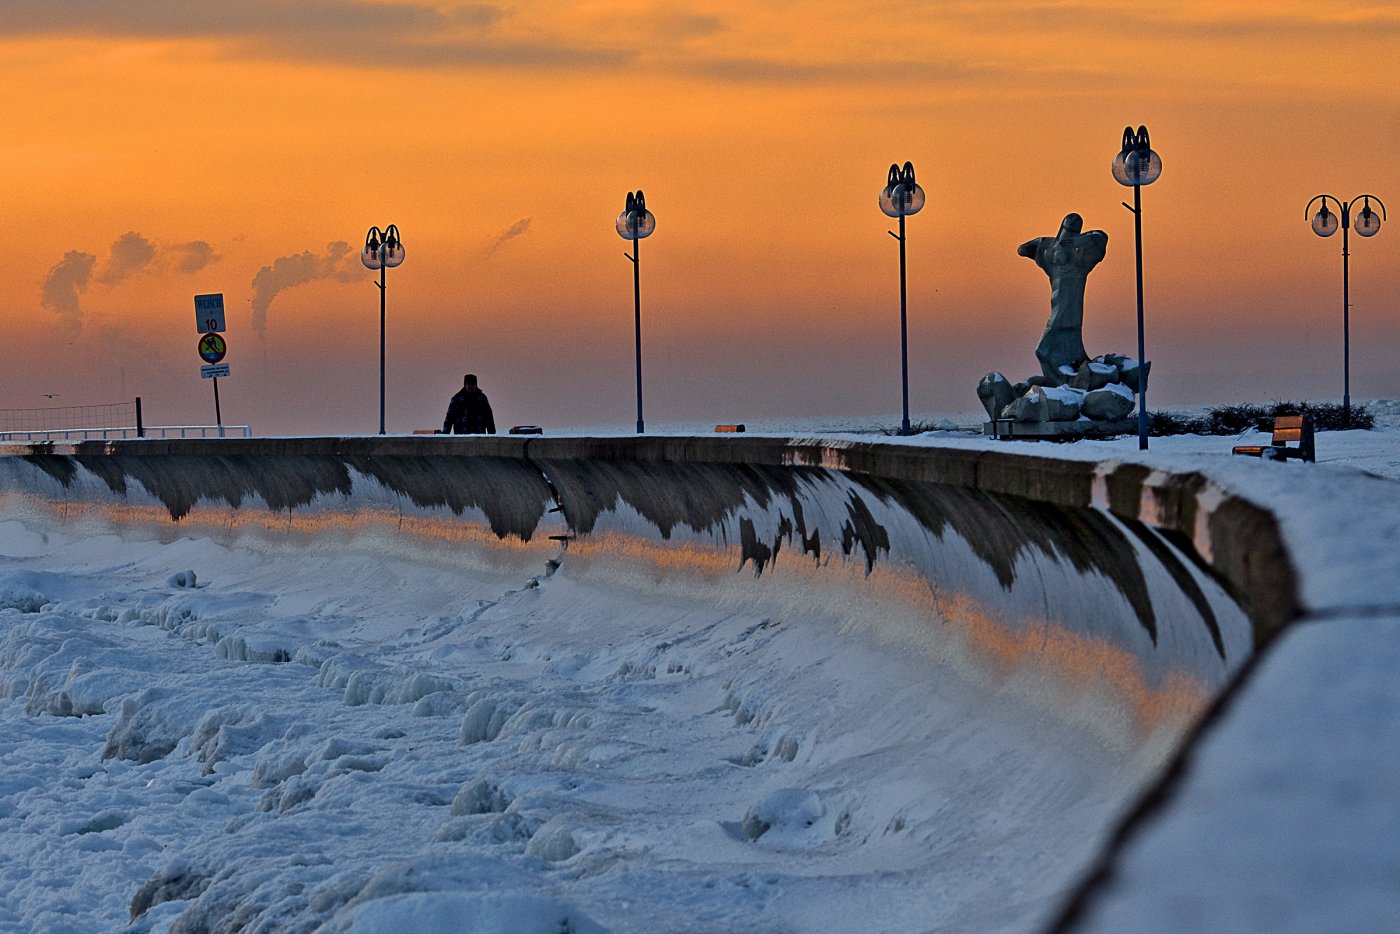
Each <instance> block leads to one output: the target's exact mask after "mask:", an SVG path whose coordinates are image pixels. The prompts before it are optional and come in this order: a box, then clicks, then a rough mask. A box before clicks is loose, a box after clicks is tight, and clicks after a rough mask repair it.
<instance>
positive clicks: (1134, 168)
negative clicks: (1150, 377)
mask: <svg viewBox="0 0 1400 934" xmlns="http://www.w3.org/2000/svg"><path fill="white" fill-rule="evenodd" d="M1161 175H1162V158H1161V156H1159V155H1157V153H1155V152H1153V151H1152V145H1151V143H1150V142H1149V141H1148V139H1147V127H1145V126H1140V127H1138V128H1137V132H1136V133H1134V132H1133V128H1132V127H1130V126H1125V127H1123V148H1122V149H1121V150H1120V151H1119V153H1118V155H1116V156H1114V158H1113V178H1114V180H1115V181H1117V182H1118V184H1120V185H1124V186H1128V187H1131V188H1132V189H1133V203H1132V204H1131V205H1129V204H1128V202H1126V201H1124V202H1122V204H1123V207H1125V208H1127V209H1128V210H1129V211H1132V212H1133V235H1134V238H1135V239H1136V242H1137V337H1138V350H1137V355H1138V450H1140V451H1146V450H1147V350H1146V348H1145V346H1144V343H1143V335H1142V186H1143V185H1151V184H1152V183H1153V182H1155V181H1156V180H1157V179H1158V178H1160V177H1161Z"/></svg>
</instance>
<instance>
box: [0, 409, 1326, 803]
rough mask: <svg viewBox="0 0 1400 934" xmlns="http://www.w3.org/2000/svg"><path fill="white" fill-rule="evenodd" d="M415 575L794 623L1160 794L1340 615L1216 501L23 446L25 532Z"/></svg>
mask: <svg viewBox="0 0 1400 934" xmlns="http://www.w3.org/2000/svg"><path fill="white" fill-rule="evenodd" d="M34 514H42V515H43V516H45V517H47V518H50V519H52V518H57V519H59V520H61V521H63V522H66V523H71V524H74V525H75V526H77V527H79V528H81V529H91V530H92V531H93V532H94V533H101V532H107V531H114V532H117V533H118V534H121V535H124V536H138V537H150V538H156V539H159V540H163V541H171V540H175V539H178V538H181V537H186V536H192V535H198V536H202V537H209V538H212V539H215V540H218V541H222V542H226V543H229V544H234V543H239V542H243V541H256V542H258V543H260V544H261V545H263V546H265V547H268V548H270V549H272V550H278V549H281V550H287V551H290V552H293V553H295V552H296V551H298V550H304V549H311V548H326V547H334V548H345V549H357V550H363V551H366V552H369V553H376V552H384V553H393V554H397V555H408V556H410V557H413V558H414V559H415V560H423V561H433V562H441V563H443V564H446V565H449V566H454V567H460V568H461V569H462V570H463V572H464V573H472V574H477V575H488V576H497V577H499V578H500V580H501V581H502V586H503V587H507V586H509V587H519V586H520V585H521V583H522V582H526V581H529V580H530V579H532V578H536V577H541V576H544V575H548V574H550V573H553V571H554V570H555V569H556V568H559V567H563V568H565V569H567V573H568V574H569V575H571V576H573V577H575V578H577V579H579V580H581V581H587V582H589V583H593V584H596V585H598V586H602V587H608V588H621V589H625V590H627V591H631V592H635V593H640V594H644V595H645V594H647V593H662V594H665V595H666V596H667V597H668V598H669V597H675V598H682V599H691V600H697V601H704V602H707V603H711V604H715V605H719V606H725V607H734V608H736V609H742V610H743V611H745V612H749V613H754V614H756V615H762V616H766V617H767V616H771V617H781V618H783V619H785V620H787V621H789V622H794V623H796V624H798V625H800V624H801V621H802V620H803V619H805V618H809V617H820V618H823V619H826V620H831V621H834V622H836V623H837V624H839V625H840V626H842V627H847V628H849V629H852V630H856V629H858V630H861V631H867V632H870V633H873V634H874V635H875V636H876V637H877V638H879V639H881V640H884V641H887V642H893V643H896V644H900V645H907V646H909V647H910V650H911V651H916V652H920V653H924V654H925V655H928V656H929V657H930V658H932V659H934V660H935V661H937V662H938V663H939V664H942V665H946V666H948V667H949V668H951V669H952V670H955V671H957V672H959V673H960V674H964V675H966V676H967V677H969V678H973V679H976V680H977V681H979V682H981V683H984V684H991V685H994V686H995V690H997V691H998V692H1001V693H1003V694H1005V695H1007V696H1012V697H1014V698H1016V699H1017V700H1018V701H1019V702H1022V703H1024V704H1025V705H1027V706H1028V707H1031V708H1034V709H1036V710H1042V711H1044V712H1045V713H1046V715H1047V716H1050V717H1054V718H1058V719H1062V720H1064V721H1065V722H1066V723H1067V724H1069V725H1070V726H1071V727H1072V728H1074V729H1083V730H1087V731H1089V733H1091V734H1092V735H1094V736H1096V737H1098V739H1099V740H1100V741H1102V742H1103V743H1105V744H1106V745H1107V746H1108V747H1110V748H1113V749H1115V750H1117V751H1118V756H1119V758H1120V761H1121V762H1122V763H1123V765H1124V768H1126V769H1128V770H1129V771H1130V772H1132V773H1134V774H1137V775H1139V776H1140V777H1141V781H1142V783H1143V784H1149V783H1151V782H1152V781H1153V780H1154V778H1155V776H1158V775H1159V774H1161V771H1162V767H1163V765H1164V764H1165V763H1166V762H1168V761H1170V759H1171V757H1172V756H1173V755H1174V754H1175V753H1176V751H1177V750H1178V748H1179V747H1180V745H1181V743H1182V741H1183V739H1184V738H1185V737H1187V736H1188V735H1189V733H1190V730H1191V729H1192V728H1193V726H1194V725H1195V724H1196V723H1197V722H1198V721H1199V719H1200V717H1201V715H1202V714H1203V712H1205V711H1207V710H1208V709H1210V708H1211V706H1212V705H1213V704H1215V703H1217V702H1218V700H1219V699H1220V698H1221V696H1222V695H1223V694H1224V693H1225V692H1226V691H1227V689H1228V688H1229V686H1230V685H1231V684H1232V683H1233V682H1234V680H1235V678H1236V676H1237V675H1238V673H1239V672H1240V671H1241V670H1243V669H1244V668H1245V667H1246V666H1247V665H1248V664H1249V663H1250V661H1251V659H1253V658H1254V657H1255V656H1256V655H1257V653H1258V652H1259V651H1260V649H1261V648H1263V647H1264V646H1266V645H1267V644H1269V643H1270V642H1271V641H1272V640H1273V639H1274V638H1275V637H1276V636H1277V635H1279V634H1280V633H1281V632H1282V631H1284V629H1285V628H1286V627H1287V626H1288V625H1289V624H1290V623H1291V622H1293V621H1294V620H1296V619H1298V618H1300V617H1304V616H1306V615H1308V613H1310V612H1314V611H1316V609H1317V608H1316V607H1311V606H1308V605H1307V604H1306V601H1305V598H1304V596H1302V593H1303V591H1302V590H1301V586H1302V583H1301V578H1300V577H1299V575H1298V573H1297V572H1296V570H1295V568H1294V562H1293V560H1292V558H1291V557H1290V548H1289V544H1288V541H1287V539H1286V536H1285V534H1284V532H1283V530H1282V528H1281V524H1280V521H1279V519H1278V518H1277V517H1276V516H1275V515H1274V513H1273V512H1271V511H1270V510H1269V509H1266V508H1264V507H1262V506H1260V505H1257V504H1256V503H1255V502H1252V501H1251V500H1250V499H1247V498H1245V497H1243V496H1240V495H1236V494H1234V493H1232V492H1231V491H1230V490H1228V489H1225V488H1223V487H1222V486H1220V485H1219V484H1218V483H1217V482H1216V481H1214V480H1212V479H1211V478H1210V477H1207V476H1206V475H1204V474H1201V473H1198V472H1193V471H1185V472H1173V471H1163V470H1153V469H1149V468H1148V467H1144V466H1141V465H1137V464H1132V463H1096V462H1093V461H1075V460H1065V459H1057V458H1054V457H1048V456H1037V455H1036V454H1025V453H1019V452H1012V451H1002V450H981V449H967V448H956V447H949V448H940V447H929V446H911V445H905V444H899V443H882V442H878V441H873V442H866V441H854V440H840V439H830V438H826V439H784V438H773V437H745V438H729V437H726V438H709V437H637V438H515V437H485V438H382V439H375V438H351V439H339V438H307V439H246V440H222V441H212V440H210V441H129V442H109V443H102V442H94V443H90V444H79V445H34V446H24V447H22V448H21V447H19V446H15V447H13V448H11V449H10V450H9V451H6V452H3V453H0V517H6V516H15V517H21V518H22V517H24V516H26V515H34Z"/></svg>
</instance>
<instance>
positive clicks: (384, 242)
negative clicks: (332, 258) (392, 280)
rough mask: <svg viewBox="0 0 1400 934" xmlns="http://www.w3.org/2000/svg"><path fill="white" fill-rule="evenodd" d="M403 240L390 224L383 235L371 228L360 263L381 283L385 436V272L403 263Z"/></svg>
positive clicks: (381, 401)
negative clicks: (376, 276)
mask: <svg viewBox="0 0 1400 934" xmlns="http://www.w3.org/2000/svg"><path fill="white" fill-rule="evenodd" d="M403 257H404V251H403V240H402V239H400V238H399V228H398V227H397V226H396V225H394V224H390V225H389V226H388V227H386V228H385V229H384V231H383V232H382V233H381V232H380V230H379V228H378V227H371V228H370V229H369V233H367V234H365V248H364V251H363V252H362V253H360V262H362V263H364V264H365V268H366V269H378V270H379V281H378V282H376V283H375V285H377V286H379V433H380V434H381V435H382V434H384V270H386V269H388V268H389V267H391V266H397V265H399V263H402V262H403Z"/></svg>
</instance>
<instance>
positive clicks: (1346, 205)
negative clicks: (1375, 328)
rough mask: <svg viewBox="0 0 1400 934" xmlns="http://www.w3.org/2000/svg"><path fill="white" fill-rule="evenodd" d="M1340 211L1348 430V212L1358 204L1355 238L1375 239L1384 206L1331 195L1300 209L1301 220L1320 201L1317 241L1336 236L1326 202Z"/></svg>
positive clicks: (1346, 421)
mask: <svg viewBox="0 0 1400 934" xmlns="http://www.w3.org/2000/svg"><path fill="white" fill-rule="evenodd" d="M1328 198H1331V199H1332V200H1333V201H1335V202H1337V204H1339V205H1341V207H1342V220H1341V227H1342V426H1343V427H1344V428H1349V427H1351V274H1350V259H1349V257H1350V256H1351V251H1350V249H1348V247H1349V246H1350V245H1351V244H1350V241H1349V239H1348V234H1350V232H1351V228H1352V226H1353V225H1352V217H1351V209H1352V206H1353V205H1355V204H1356V202H1358V201H1360V202H1361V213H1360V214H1358V215H1356V223H1355V227H1356V234H1357V236H1360V237H1374V236H1375V235H1376V234H1378V233H1380V232H1381V221H1382V220H1384V219H1385V204H1384V203H1383V202H1382V201H1381V199H1380V198H1376V196H1375V195H1357V196H1356V197H1355V198H1352V199H1351V200H1350V201H1343V200H1342V199H1341V198H1338V197H1335V196H1333V195H1314V196H1313V199H1312V201H1309V202H1308V206H1307V207H1306V208H1304V209H1303V216H1304V217H1307V215H1308V211H1311V210H1312V206H1313V201H1318V200H1321V201H1322V207H1321V208H1320V209H1319V210H1318V212H1317V213H1316V214H1314V215H1313V219H1312V229H1313V233H1315V234H1317V235H1318V236H1319V237H1330V236H1332V235H1333V234H1334V233H1336V232H1337V215H1336V214H1334V213H1333V212H1332V211H1329V210H1327V199H1328ZM1373 198H1375V201H1376V204H1378V205H1380V209H1381V213H1380V216H1379V217H1377V216H1376V212H1375V211H1373V210H1371V199H1373Z"/></svg>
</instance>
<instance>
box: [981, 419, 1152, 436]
mask: <svg viewBox="0 0 1400 934" xmlns="http://www.w3.org/2000/svg"><path fill="white" fill-rule="evenodd" d="M1137 431H1138V420H1137V416H1136V415H1134V416H1133V417H1132V418H1119V419H1115V420H1113V421H1111V422H1095V421H1087V420H1076V421H1073V422H1018V421H1013V420H1012V419H1009V418H998V419H996V420H995V421H991V422H983V423H982V434H984V435H991V436H992V437H993V438H1007V439H1011V438H1020V439H1024V440H1027V441H1076V440H1078V439H1080V438H1108V437H1112V436H1114V435H1135V434H1137Z"/></svg>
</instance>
